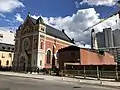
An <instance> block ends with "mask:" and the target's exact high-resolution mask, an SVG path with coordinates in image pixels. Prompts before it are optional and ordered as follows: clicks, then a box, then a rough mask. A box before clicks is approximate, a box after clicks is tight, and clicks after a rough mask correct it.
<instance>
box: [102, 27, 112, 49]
mask: <svg viewBox="0 0 120 90" xmlns="http://www.w3.org/2000/svg"><path fill="white" fill-rule="evenodd" d="M103 32H104V37H105V46H106V47H114V43H113V34H112V29H111V28H105V29H103Z"/></svg>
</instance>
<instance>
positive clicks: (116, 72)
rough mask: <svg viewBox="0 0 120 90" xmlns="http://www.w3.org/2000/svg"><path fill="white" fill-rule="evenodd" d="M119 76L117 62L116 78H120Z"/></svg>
mask: <svg viewBox="0 0 120 90" xmlns="http://www.w3.org/2000/svg"><path fill="white" fill-rule="evenodd" d="M118 79H119V77H118V65H117V64H116V80H118Z"/></svg>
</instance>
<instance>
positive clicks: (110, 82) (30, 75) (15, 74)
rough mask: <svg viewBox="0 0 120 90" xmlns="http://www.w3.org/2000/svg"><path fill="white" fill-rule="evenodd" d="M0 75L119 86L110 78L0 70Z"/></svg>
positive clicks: (119, 83) (119, 85)
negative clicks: (99, 78)
mask: <svg viewBox="0 0 120 90" xmlns="http://www.w3.org/2000/svg"><path fill="white" fill-rule="evenodd" d="M0 75H6V76H14V77H23V78H32V79H40V80H58V81H66V82H76V83H84V84H96V85H103V86H112V87H120V82H115V81H114V82H113V81H111V80H97V79H94V80H89V79H83V78H82V77H81V78H82V79H76V78H69V77H57V76H49V75H37V74H35V73H33V74H25V73H17V72H2V71H0Z"/></svg>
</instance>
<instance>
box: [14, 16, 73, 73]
mask: <svg viewBox="0 0 120 90" xmlns="http://www.w3.org/2000/svg"><path fill="white" fill-rule="evenodd" d="M73 44H74V40H73V39H72V40H71V39H70V38H69V37H68V36H67V35H66V33H65V31H64V30H61V31H60V30H58V29H55V28H53V27H51V26H49V25H47V24H45V23H44V20H43V19H42V17H39V18H38V19H34V18H32V17H31V16H30V15H29V14H28V15H27V17H26V19H25V21H24V23H23V24H22V25H20V26H19V28H18V30H17V31H16V37H15V52H14V60H13V70H14V71H26V70H27V69H28V68H32V70H33V69H35V68H39V69H43V68H46V69H47V68H53V67H55V66H56V67H58V66H59V62H58V60H57V57H58V54H57V52H58V50H59V49H61V48H64V47H67V46H70V45H73Z"/></svg>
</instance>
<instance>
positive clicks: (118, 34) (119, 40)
mask: <svg viewBox="0 0 120 90" xmlns="http://www.w3.org/2000/svg"><path fill="white" fill-rule="evenodd" d="M113 41H114V47H120V29H116V30H114V31H113Z"/></svg>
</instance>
